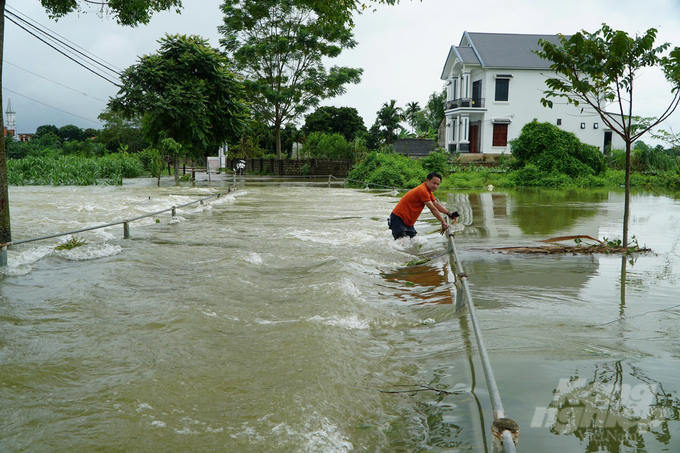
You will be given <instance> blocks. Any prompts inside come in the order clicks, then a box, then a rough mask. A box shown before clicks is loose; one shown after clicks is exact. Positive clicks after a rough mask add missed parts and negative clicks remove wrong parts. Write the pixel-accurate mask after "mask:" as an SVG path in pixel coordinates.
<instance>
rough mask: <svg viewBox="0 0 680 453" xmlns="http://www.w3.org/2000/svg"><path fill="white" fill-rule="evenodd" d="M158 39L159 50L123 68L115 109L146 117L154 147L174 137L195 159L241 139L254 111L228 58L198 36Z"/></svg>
mask: <svg viewBox="0 0 680 453" xmlns="http://www.w3.org/2000/svg"><path fill="white" fill-rule="evenodd" d="M158 42H159V43H160V44H161V46H160V49H159V50H158V53H156V54H152V55H144V56H142V57H141V58H140V59H139V62H138V63H137V64H135V65H133V66H131V67H129V68H127V69H126V70H125V71H124V72H123V75H122V76H121V78H120V79H121V81H122V84H123V85H122V87H121V89H120V91H119V92H118V94H117V95H116V97H115V98H113V99H111V101H110V102H109V108H110V109H111V110H112V111H114V112H120V113H122V114H123V116H124V117H126V118H128V119H131V118H134V117H135V116H141V115H143V116H144V121H143V124H144V132H145V135H146V137H147V139H148V140H149V142H150V143H151V144H152V145H158V144H159V143H160V142H161V141H162V140H164V139H167V138H172V139H173V140H174V141H175V142H176V143H178V144H179V145H181V147H182V149H183V150H184V151H185V152H187V153H188V154H189V155H192V156H194V157H199V156H203V155H204V154H205V153H206V152H208V151H213V150H216V149H217V148H218V147H219V146H220V145H222V144H223V143H225V142H227V141H231V142H235V141H237V140H238V139H239V138H240V136H241V135H242V134H243V133H244V132H245V129H246V127H247V122H248V117H249V111H248V107H247V106H246V104H245V101H244V100H243V99H244V97H245V92H244V90H243V85H241V83H240V82H239V81H238V79H237V77H236V75H235V74H234V73H232V72H231V71H230V70H229V69H228V60H227V58H226V57H225V56H224V55H222V54H221V53H220V52H219V51H218V50H216V49H213V48H211V47H210V46H209V45H208V41H207V40H205V39H203V38H200V37H198V36H184V35H174V36H170V35H166V36H165V37H164V38H161V39H160V40H159V41H158Z"/></svg>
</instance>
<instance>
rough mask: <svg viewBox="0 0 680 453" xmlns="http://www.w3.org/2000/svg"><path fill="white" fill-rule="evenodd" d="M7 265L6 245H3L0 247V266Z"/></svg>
mask: <svg viewBox="0 0 680 453" xmlns="http://www.w3.org/2000/svg"><path fill="white" fill-rule="evenodd" d="M5 266H7V246H6V245H3V246H2V247H1V248H0V267H5Z"/></svg>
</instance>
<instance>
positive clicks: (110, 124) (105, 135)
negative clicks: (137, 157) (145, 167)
mask: <svg viewBox="0 0 680 453" xmlns="http://www.w3.org/2000/svg"><path fill="white" fill-rule="evenodd" d="M98 118H99V119H100V120H101V121H103V122H104V128H103V129H102V130H101V131H100V132H99V133H98V134H96V138H95V141H97V142H99V143H102V144H103V145H104V146H106V149H107V150H109V152H117V151H118V150H119V149H120V148H121V146H127V147H128V150H129V151H130V152H131V153H137V152H139V151H141V150H143V149H145V148H147V147H148V142H147V141H146V139H145V138H144V133H143V132H142V121H141V119H140V117H139V116H134V117H132V118H131V119H125V117H123V115H121V114H120V113H118V112H112V111H111V110H110V109H106V110H105V111H104V112H102V113H101V114H100V115H99V116H98Z"/></svg>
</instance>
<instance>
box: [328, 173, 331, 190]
mask: <svg viewBox="0 0 680 453" xmlns="http://www.w3.org/2000/svg"><path fill="white" fill-rule="evenodd" d="M328 188H329V189H330V188H331V175H328Z"/></svg>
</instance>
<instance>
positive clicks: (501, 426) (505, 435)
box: [447, 230, 519, 453]
mask: <svg viewBox="0 0 680 453" xmlns="http://www.w3.org/2000/svg"><path fill="white" fill-rule="evenodd" d="M447 236H448V242H449V245H448V251H449V253H451V254H452V255H453V258H454V260H455V263H456V268H457V270H458V279H459V280H460V282H461V284H462V287H463V290H464V292H465V298H466V301H467V307H468V311H469V312H470V320H471V321H472V328H473V331H474V332H475V337H476V338H477V347H478V349H479V357H480V359H481V361H482V368H483V370H484V376H485V377H486V385H487V388H488V389H489V397H490V398H491V407H492V408H493V418H494V421H493V423H492V424H491V433H492V434H493V435H494V437H495V438H497V439H498V441H499V442H500V443H501V444H502V446H503V451H504V452H505V453H515V452H516V451H517V450H516V449H515V442H516V439H517V436H519V426H518V425H517V423H516V422H515V421H514V420H512V419H509V418H507V414H506V413H505V409H503V403H502V402H501V395H500V393H499V391H498V386H497V385H496V378H495V377H494V374H493V370H492V369H491V361H490V360H489V354H488V353H487V351H486V345H485V344H484V339H483V338H482V331H481V329H480V327H479V322H478V321H477V311H476V309H475V304H474V302H473V301H472V294H471V292H470V287H469V285H468V276H467V274H466V273H465V271H464V270H463V266H462V265H461V263H460V260H459V259H458V253H457V252H456V246H455V244H454V242H453V236H454V232H453V231H451V230H449V231H448V232H447Z"/></svg>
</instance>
